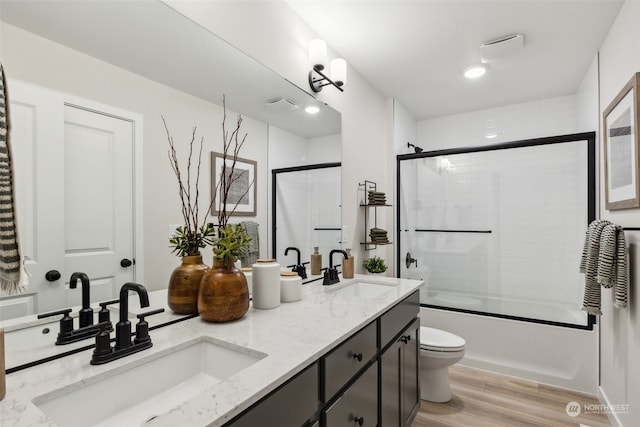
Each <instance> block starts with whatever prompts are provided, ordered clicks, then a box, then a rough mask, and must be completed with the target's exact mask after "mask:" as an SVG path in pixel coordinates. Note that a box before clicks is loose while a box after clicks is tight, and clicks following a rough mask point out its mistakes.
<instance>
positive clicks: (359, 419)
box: [353, 417, 364, 426]
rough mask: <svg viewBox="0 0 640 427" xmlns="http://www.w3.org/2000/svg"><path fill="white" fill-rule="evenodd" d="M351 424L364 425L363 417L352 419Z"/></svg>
mask: <svg viewBox="0 0 640 427" xmlns="http://www.w3.org/2000/svg"><path fill="white" fill-rule="evenodd" d="M353 422H354V423H357V424H358V425H359V426H361V425H362V424H364V417H353Z"/></svg>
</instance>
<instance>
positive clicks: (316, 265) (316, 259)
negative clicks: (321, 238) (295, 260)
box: [311, 246, 322, 275]
mask: <svg viewBox="0 0 640 427" xmlns="http://www.w3.org/2000/svg"><path fill="white" fill-rule="evenodd" d="M321 269H322V254H321V253H320V252H318V246H314V247H313V253H312V254H311V274H312V275H318V274H320V270H321Z"/></svg>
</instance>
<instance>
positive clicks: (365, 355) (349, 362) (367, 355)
mask: <svg viewBox="0 0 640 427" xmlns="http://www.w3.org/2000/svg"><path fill="white" fill-rule="evenodd" d="M376 334H377V327H376V322H372V323H370V324H369V325H368V326H365V327H364V328H363V329H361V330H360V331H358V332H357V333H356V334H354V335H353V336H352V337H351V338H349V339H347V340H346V341H345V342H344V343H342V344H340V345H339V346H338V347H336V349H334V350H333V351H332V352H331V353H329V354H328V355H327V356H325V357H324V359H323V361H324V369H323V372H324V394H323V396H322V397H323V402H328V401H329V400H331V398H332V397H333V396H334V395H335V394H336V393H337V392H338V391H340V389H342V388H343V387H344V386H345V384H347V383H348V382H349V380H350V379H351V378H353V377H354V375H356V373H358V372H359V371H360V370H361V369H363V368H364V367H365V366H366V364H367V362H369V360H371V359H372V358H373V357H375V355H376V351H377V348H376Z"/></svg>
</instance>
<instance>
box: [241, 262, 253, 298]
mask: <svg viewBox="0 0 640 427" xmlns="http://www.w3.org/2000/svg"><path fill="white" fill-rule="evenodd" d="M240 271H242V274H244V277H245V278H246V279H247V287H248V288H249V295H251V294H252V293H253V269H252V268H251V267H242V268H240Z"/></svg>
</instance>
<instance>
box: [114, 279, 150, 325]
mask: <svg viewBox="0 0 640 427" xmlns="http://www.w3.org/2000/svg"><path fill="white" fill-rule="evenodd" d="M129 291H134V292H136V293H137V294H138V297H139V298H140V307H149V294H148V293H147V289H146V288H145V287H144V286H142V285H140V284H138V283H133V282H128V283H125V284H124V285H122V287H121V288H120V309H119V310H120V322H127V321H128V319H127V317H128V315H129Z"/></svg>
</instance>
